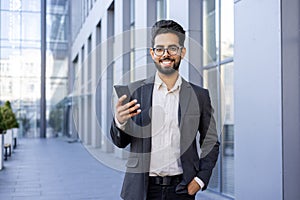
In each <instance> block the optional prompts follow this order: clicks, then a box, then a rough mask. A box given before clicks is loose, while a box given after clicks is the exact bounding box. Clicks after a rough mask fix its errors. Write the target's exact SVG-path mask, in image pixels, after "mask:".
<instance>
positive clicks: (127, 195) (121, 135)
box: [110, 77, 219, 200]
mask: <svg viewBox="0 0 300 200" xmlns="http://www.w3.org/2000/svg"><path fill="white" fill-rule="evenodd" d="M153 86H154V77H151V78H148V79H145V80H141V81H137V82H134V83H131V84H129V85H128V88H129V91H130V94H128V95H130V96H131V99H137V100H138V103H140V105H141V107H140V108H141V111H142V112H141V113H140V114H139V115H137V116H135V117H133V118H131V119H130V120H128V122H127V124H126V128H125V130H124V131H122V130H120V129H119V128H117V126H116V124H115V121H113V122H112V125H111V130H110V134H111V137H112V141H113V143H114V144H115V145H116V146H118V147H120V148H125V147H126V146H127V145H129V144H130V155H129V157H128V161H127V164H126V167H127V171H126V174H125V177H124V182H123V187H122V192H121V197H122V198H123V199H125V200H142V199H144V200H145V199H146V197H147V188H148V180H149V166H150V153H151V118H152V114H151V108H152V93H153ZM178 120H179V125H180V134H181V136H180V152H181V154H180V155H181V156H180V159H181V164H182V168H183V179H182V181H181V182H180V183H179V184H178V185H177V187H176V192H177V193H187V185H188V184H189V183H190V182H191V181H192V179H193V178H194V177H196V176H197V177H199V178H200V179H201V180H202V181H203V182H204V184H205V187H204V188H202V190H205V189H206V187H207V185H208V182H209V179H210V177H211V174H212V170H213V168H214V166H215V163H216V161H217V158H218V154H219V142H218V135H217V130H216V123H215V120H214V117H213V108H212V106H211V101H210V97H209V93H208V90H206V89H203V88H201V87H199V86H196V85H194V84H191V83H189V82H187V81H185V80H184V79H183V80H182V85H181V89H180V92H179V111H178ZM197 133H200V137H198V138H199V143H200V147H201V156H199V154H198V153H199V152H198V150H197V144H196V143H197V139H196V135H197Z"/></svg>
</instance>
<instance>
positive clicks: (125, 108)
mask: <svg viewBox="0 0 300 200" xmlns="http://www.w3.org/2000/svg"><path fill="white" fill-rule="evenodd" d="M126 98H127V96H126V95H123V96H121V97H120V98H119V99H118V103H117V105H116V118H117V120H118V121H119V123H120V124H123V123H125V122H126V121H127V120H128V119H129V118H131V117H134V116H136V115H138V114H140V113H141V109H139V108H140V104H137V100H136V99H134V100H132V101H130V102H128V103H126V104H125V105H123V101H124V100H125V99H126Z"/></svg>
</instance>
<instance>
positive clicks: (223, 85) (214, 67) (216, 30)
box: [202, 0, 234, 197]
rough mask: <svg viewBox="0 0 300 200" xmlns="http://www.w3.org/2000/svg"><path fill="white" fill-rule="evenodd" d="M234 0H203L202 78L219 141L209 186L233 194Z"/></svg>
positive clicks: (216, 190)
mask: <svg viewBox="0 0 300 200" xmlns="http://www.w3.org/2000/svg"><path fill="white" fill-rule="evenodd" d="M233 7H234V2H233V0H222V1H220V0H203V27H202V28H203V35H202V37H203V49H204V54H203V65H204V67H203V69H204V71H203V79H204V84H203V85H204V87H206V88H208V89H209V91H210V95H211V99H212V104H213V107H214V109H215V113H214V116H215V118H216V120H217V122H218V123H217V129H218V130H219V135H220V138H219V140H220V141H221V147H220V157H219V160H218V163H217V166H216V167H215V169H214V171H213V175H212V179H211V181H210V185H209V188H210V189H211V190H213V191H215V192H218V193H222V194H223V195H226V196H229V197H233V196H234V131H233V130H234V110H233V103H234V102H233V93H234V91H233V76H234V74H233V68H234V62H233V47H234V44H233V24H234V21H233V14H234V13H233Z"/></svg>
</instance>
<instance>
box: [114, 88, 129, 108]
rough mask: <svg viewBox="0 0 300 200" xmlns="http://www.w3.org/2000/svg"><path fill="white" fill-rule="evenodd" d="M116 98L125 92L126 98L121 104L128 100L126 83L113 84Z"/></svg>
mask: <svg viewBox="0 0 300 200" xmlns="http://www.w3.org/2000/svg"><path fill="white" fill-rule="evenodd" d="M114 88H115V90H116V93H117V95H118V98H120V97H121V96H123V95H124V94H126V96H127V98H126V99H125V100H124V101H123V105H124V104H126V103H128V102H129V100H130V91H129V88H128V86H127V85H114Z"/></svg>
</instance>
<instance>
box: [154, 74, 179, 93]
mask: <svg viewBox="0 0 300 200" xmlns="http://www.w3.org/2000/svg"><path fill="white" fill-rule="evenodd" d="M158 76H159V78H160V79H161V80H162V81H163V82H164V83H165V84H166V86H167V88H168V90H171V89H172V88H173V87H174V85H175V83H176V81H177V79H178V76H179V73H178V71H176V72H174V73H173V74H170V75H165V74H162V73H160V72H158Z"/></svg>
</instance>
